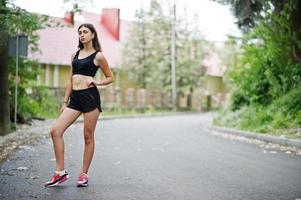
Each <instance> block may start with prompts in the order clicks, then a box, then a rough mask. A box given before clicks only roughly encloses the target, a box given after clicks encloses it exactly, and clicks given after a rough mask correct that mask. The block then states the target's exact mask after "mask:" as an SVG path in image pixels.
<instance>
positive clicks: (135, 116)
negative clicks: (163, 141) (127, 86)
mask: <svg viewBox="0 0 301 200" xmlns="http://www.w3.org/2000/svg"><path fill="white" fill-rule="evenodd" d="M201 113H205V112H166V113H141V114H133V115H112V116H103V115H101V116H100V117H99V118H98V120H113V119H129V118H146V117H167V116H177V115H198V114H201ZM83 120H84V119H83V117H82V116H80V117H79V118H78V119H77V120H76V121H75V122H74V123H82V122H83Z"/></svg>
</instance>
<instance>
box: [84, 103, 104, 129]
mask: <svg viewBox="0 0 301 200" xmlns="http://www.w3.org/2000/svg"><path fill="white" fill-rule="evenodd" d="M99 114H100V112H99V110H98V108H95V109H94V110H92V111H90V112H87V113H84V114H83V115H84V129H85V132H87V133H94V131H95V127H96V123H97V120H98V117H99Z"/></svg>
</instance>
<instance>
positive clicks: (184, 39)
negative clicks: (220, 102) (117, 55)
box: [123, 0, 204, 94]
mask: <svg viewBox="0 0 301 200" xmlns="http://www.w3.org/2000/svg"><path fill="white" fill-rule="evenodd" d="M163 7H164V6H163V4H162V3H160V2H159V1H156V0H153V1H151V4H150V8H149V10H147V11H145V10H140V11H139V12H137V15H136V20H135V21H134V22H132V25H131V29H130V34H129V37H128V38H129V39H128V41H127V43H126V45H125V49H124V52H123V58H124V60H123V64H124V65H125V68H126V69H127V74H128V76H129V77H130V78H132V79H134V80H135V81H136V82H137V83H138V86H139V87H143V88H150V89H155V90H157V91H161V92H166V91H171V16H172V15H171V12H170V13H169V12H168V11H167V12H166V10H164V9H163ZM194 19H197V17H195V18H194ZM196 24H197V20H196V21H195V22H194V25H196ZM189 25H190V24H189V19H188V18H187V16H177V24H176V32H177V33H176V37H177V39H176V41H177V42H176V49H177V50H176V57H177V90H178V91H177V92H180V93H183V94H184V93H187V92H189V91H190V90H192V89H191V88H193V89H195V88H197V87H199V84H198V83H199V82H200V78H201V77H202V75H203V74H204V73H203V70H202V69H201V60H202V55H203V54H202V51H203V50H202V47H203V41H202V40H201V39H200V33H199V30H198V29H197V26H194V27H190V26H189Z"/></svg>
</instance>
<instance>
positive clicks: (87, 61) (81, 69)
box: [72, 50, 98, 77]
mask: <svg viewBox="0 0 301 200" xmlns="http://www.w3.org/2000/svg"><path fill="white" fill-rule="evenodd" d="M79 51H80V50H78V51H77V52H76V54H75V56H74V59H73V61H72V74H81V75H85V76H92V77H94V76H95V74H96V72H97V70H98V67H97V66H96V65H95V64H94V62H93V60H94V58H95V55H96V54H97V52H98V51H95V52H94V53H92V54H91V55H89V56H87V57H85V58H82V59H78V54H79Z"/></svg>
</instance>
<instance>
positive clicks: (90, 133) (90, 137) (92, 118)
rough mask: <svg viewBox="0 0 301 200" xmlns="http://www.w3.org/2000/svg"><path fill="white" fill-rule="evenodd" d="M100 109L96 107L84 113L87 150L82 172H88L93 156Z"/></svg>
mask: <svg viewBox="0 0 301 200" xmlns="http://www.w3.org/2000/svg"><path fill="white" fill-rule="evenodd" d="M99 113H100V112H99V110H98V109H97V108H96V109H94V110H93V111H91V112H88V113H84V114H83V115H84V138H85V151H84V157H83V167H82V171H81V172H82V173H85V174H88V170H89V167H90V164H91V161H92V158H93V154H94V148H95V142H94V131H95V128H96V123H97V120H98V117H99Z"/></svg>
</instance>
